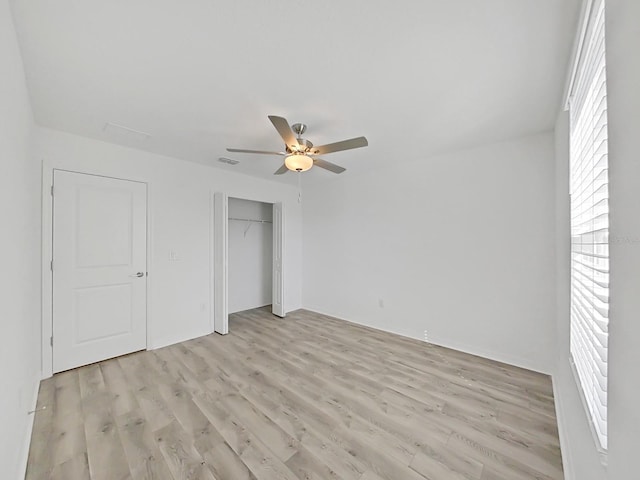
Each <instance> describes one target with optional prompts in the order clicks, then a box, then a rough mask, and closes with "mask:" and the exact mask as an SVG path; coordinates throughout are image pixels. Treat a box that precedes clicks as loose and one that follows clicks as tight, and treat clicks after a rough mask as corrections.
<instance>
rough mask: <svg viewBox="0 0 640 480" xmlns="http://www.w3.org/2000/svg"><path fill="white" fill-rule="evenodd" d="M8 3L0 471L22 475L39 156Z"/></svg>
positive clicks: (1, 43) (34, 317)
mask: <svg viewBox="0 0 640 480" xmlns="http://www.w3.org/2000/svg"><path fill="white" fill-rule="evenodd" d="M32 131H33V120H32V114H31V107H30V104H29V99H28V96H27V91H26V87H25V79H24V71H23V67H22V59H21V57H20V53H19V51H18V46H17V41H16V34H15V30H14V26H13V21H12V18H11V11H10V8H9V3H8V2H7V1H6V0H3V1H0V225H2V227H1V233H0V246H1V247H2V251H3V252H4V257H3V259H2V267H1V268H0V385H2V394H1V395H0V425H1V426H2V427H1V432H0V472H2V474H1V476H2V477H3V478H11V479H13V478H20V477H21V476H24V471H23V468H24V465H26V455H27V451H28V441H29V438H30V433H31V421H32V416H31V415H27V412H28V411H29V410H31V409H32V408H33V402H34V399H35V394H36V393H37V387H38V380H39V378H40V323H39V321H40V280H39V279H40V253H39V252H40V164H39V162H37V161H35V159H34V158H33V156H32V154H31V149H30V141H31V135H32Z"/></svg>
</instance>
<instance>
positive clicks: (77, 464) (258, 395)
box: [27, 309, 563, 480]
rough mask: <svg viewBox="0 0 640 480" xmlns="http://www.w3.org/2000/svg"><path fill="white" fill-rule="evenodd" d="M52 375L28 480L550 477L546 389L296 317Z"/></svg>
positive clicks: (489, 368) (555, 470)
mask: <svg viewBox="0 0 640 480" xmlns="http://www.w3.org/2000/svg"><path fill="white" fill-rule="evenodd" d="M230 330H231V333H230V334H229V335H226V336H220V335H217V334H213V335H209V336H206V337H201V338H197V339H194V340H190V341H187V342H183V343H180V344H177V345H173V346H170V347H166V348H162V349H159V350H154V351H149V352H139V353H135V354H131V355H127V356H124V357H120V358H117V359H112V360H108V361H105V362H101V363H98V364H94V365H89V366H86V367H82V368H79V369H76V370H71V371H68V372H64V373H60V374H57V375H55V376H54V377H53V378H51V379H48V380H45V381H43V382H42V384H41V386H40V393H39V397H38V408H42V407H45V406H46V409H44V410H40V411H38V412H37V413H36V418H35V423H34V430H33V437H32V442H31V450H30V453H29V463H28V467H27V478H28V479H38V480H41V479H48V478H54V479H64V480H75V479H78V480H81V479H88V478H91V479H95V480H102V479H109V480H112V479H113V480H120V479H131V478H133V479H175V480H181V479H205V480H211V479H218V480H223V479H227V480H243V479H253V480H272V479H278V480H287V479H314V480H315V479H345V480H347V479H354V480H356V479H358V480H380V479H386V480H424V479H431V480H464V479H467V480H524V479H547V480H548V479H561V478H563V475H562V461H561V456H560V448H559V443H558V431H557V426H556V417H555V411H554V404H553V394H552V389H551V381H550V379H549V377H547V376H545V375H541V374H538V373H534V372H530V371H527V370H523V369H519V368H515V367H511V366H508V365H504V364H501V363H497V362H493V361H490V360H485V359H482V358H479V357H474V356H471V355H467V354H464V353H460V352H457V351H454V350H449V349H445V348H441V347H437V346H434V345H429V344H426V343H423V342H420V341H417V340H412V339H407V338H404V337H400V336H396V335H392V334H388V333H384V332H380V331H377V330H373V329H369V328H366V327H361V326H358V325H355V324H352V323H349V322H344V321H341V320H337V319H334V318H331V317H327V316H323V315H320V314H316V313H311V312H308V311H298V312H293V313H290V314H289V315H288V316H287V318H286V319H280V318H277V317H274V316H272V315H271V314H270V313H269V312H268V310H267V309H256V310H250V311H247V312H242V313H238V314H234V315H232V316H231V319H230Z"/></svg>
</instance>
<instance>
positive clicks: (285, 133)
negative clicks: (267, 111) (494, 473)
mask: <svg viewBox="0 0 640 480" xmlns="http://www.w3.org/2000/svg"><path fill="white" fill-rule="evenodd" d="M269 120H271V123H273V126H274V127H276V130H277V131H278V133H279V134H280V136H281V137H282V139H283V140H284V143H285V145H286V146H287V147H289V148H295V147H297V146H298V140H297V139H296V136H295V134H294V133H293V130H291V127H290V126H289V122H287V119H286V118H283V117H278V116H276V115H269Z"/></svg>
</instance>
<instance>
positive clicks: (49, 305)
mask: <svg viewBox="0 0 640 480" xmlns="http://www.w3.org/2000/svg"><path fill="white" fill-rule="evenodd" d="M56 170H58V171H65V172H71V173H80V174H85V175H94V176H98V177H107V178H114V179H116V180H128V181H133V182H139V183H144V184H146V185H147V199H146V200H147V218H146V228H147V245H146V246H147V259H146V260H147V273H148V274H147V277H146V280H147V295H146V299H145V303H146V311H147V317H146V325H147V338H146V340H147V347H146V348H147V350H150V349H152V348H153V345H152V344H151V341H150V339H151V338H152V336H151V326H152V325H153V322H151V317H152V305H151V301H150V295H149V292H151V285H152V282H153V274H152V273H153V261H152V260H153V238H152V235H153V228H152V215H151V212H152V198H153V196H152V188H151V184H150V183H149V182H148V181H147V180H146V179H140V178H127V177H123V176H113V175H105V174H104V173H101V172H96V171H92V170H91V169H87V170H84V169H71V168H63V167H55V166H54V165H53V162H52V161H51V160H50V159H47V158H43V159H42V232H41V237H42V250H41V260H42V266H41V268H42V283H41V288H42V290H41V359H40V360H41V369H42V373H41V377H42V379H45V378H49V377H51V376H53V345H52V342H51V338H52V336H53V270H52V264H53V187H54V185H53V174H54V171H56Z"/></svg>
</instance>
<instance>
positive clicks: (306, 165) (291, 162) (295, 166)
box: [284, 153, 313, 172]
mask: <svg viewBox="0 0 640 480" xmlns="http://www.w3.org/2000/svg"><path fill="white" fill-rule="evenodd" d="M284 164H285V165H286V166H287V168H288V169H289V170H293V171H294V172H306V171H307V170H309V169H310V168H311V167H313V159H312V158H311V157H308V156H307V155H300V154H295V153H294V154H293V155H288V156H287V157H286V158H285V159H284Z"/></svg>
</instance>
